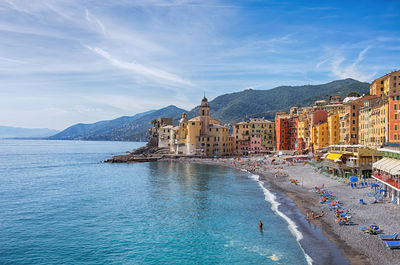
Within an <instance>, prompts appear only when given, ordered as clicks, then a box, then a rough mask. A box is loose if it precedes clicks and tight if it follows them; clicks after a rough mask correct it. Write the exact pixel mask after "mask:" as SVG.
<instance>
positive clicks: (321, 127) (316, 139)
mask: <svg viewBox="0 0 400 265" xmlns="http://www.w3.org/2000/svg"><path fill="white" fill-rule="evenodd" d="M312 140H313V147H314V149H315V150H319V149H321V148H324V147H326V146H328V145H329V129H328V122H320V123H318V124H315V125H314V126H313V131H312Z"/></svg>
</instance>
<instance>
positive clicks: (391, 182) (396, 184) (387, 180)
mask: <svg viewBox="0 0 400 265" xmlns="http://www.w3.org/2000/svg"><path fill="white" fill-rule="evenodd" d="M372 176H373V177H374V178H376V179H378V180H379V181H381V182H383V183H385V184H388V185H390V186H392V187H394V188H395V189H397V190H399V191H400V184H399V181H396V180H395V179H393V178H391V177H388V176H383V175H380V174H378V173H377V172H374V173H373V174H372Z"/></svg>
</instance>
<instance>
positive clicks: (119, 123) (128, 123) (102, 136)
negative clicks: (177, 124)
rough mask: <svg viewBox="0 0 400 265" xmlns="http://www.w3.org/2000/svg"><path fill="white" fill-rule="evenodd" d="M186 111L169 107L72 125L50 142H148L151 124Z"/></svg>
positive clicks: (54, 136)
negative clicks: (152, 121)
mask: <svg viewBox="0 0 400 265" xmlns="http://www.w3.org/2000/svg"><path fill="white" fill-rule="evenodd" d="M182 112H186V110H184V109H180V108H178V107H176V106H174V105H169V106H167V107H165V108H162V109H159V110H150V111H146V112H142V113H138V114H136V115H134V116H122V117H119V118H116V119H112V120H104V121H98V122H95V123H89V124H85V123H78V124H75V125H72V126H70V127H68V128H66V129H65V130H63V131H61V132H59V133H58V134H56V135H53V136H51V137H49V139H50V140H94V141H146V140H147V131H148V128H149V126H150V122H151V120H153V119H156V118H159V117H170V116H173V117H174V116H177V115H178V114H181V113H182Z"/></svg>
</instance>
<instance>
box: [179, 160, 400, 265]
mask: <svg viewBox="0 0 400 265" xmlns="http://www.w3.org/2000/svg"><path fill="white" fill-rule="evenodd" d="M183 161H185V159H183V160H182V162H183ZM185 162H188V161H185ZM190 162H196V163H207V164H215V165H224V166H229V167H232V168H236V169H245V170H247V171H248V172H251V173H254V174H258V175H260V177H261V178H262V179H264V180H266V181H268V183H269V185H270V186H271V187H273V188H274V189H276V190H278V191H280V192H283V193H285V194H286V195H287V196H288V197H289V198H291V199H292V200H293V202H294V203H295V204H296V205H297V207H298V209H299V210H300V211H301V212H302V213H303V215H304V218H305V216H306V214H307V213H310V212H311V211H314V212H315V213H316V214H319V213H321V211H324V213H325V216H324V217H320V218H317V219H312V220H310V221H311V222H312V223H313V224H315V225H317V226H319V227H321V228H322V230H323V233H324V235H325V236H326V237H328V238H329V239H330V240H331V241H332V242H334V243H335V244H336V246H337V248H339V249H340V250H341V251H342V253H343V255H344V256H345V257H346V258H347V259H348V260H349V261H350V263H351V264H379V265H381V264H382V265H383V264H385V265H386V264H387V265H389V264H400V250H391V249H389V248H388V247H386V244H385V242H384V241H382V240H381V239H380V238H379V236H378V235H370V234H366V233H364V232H362V231H361V230H360V227H361V226H369V225H371V224H373V223H376V224H377V225H379V227H380V229H381V230H382V232H383V234H385V235H391V234H393V233H394V232H400V231H399V221H398V220H399V219H400V209H399V206H398V205H396V204H393V203H391V202H390V200H389V199H384V200H383V201H384V202H383V203H375V204H374V203H372V201H373V197H371V196H369V195H368V194H369V193H371V192H373V191H374V190H373V189H371V188H370V187H364V188H361V187H359V188H355V189H353V188H351V186H350V185H349V184H347V183H343V182H340V181H338V180H336V179H332V178H330V177H328V176H325V175H323V174H321V173H319V172H317V171H316V170H315V169H313V168H312V167H310V166H309V165H304V164H303V163H294V164H291V163H288V162H284V161H283V160H279V159H277V160H275V161H274V163H273V164H271V162H272V158H263V157H251V158H241V159H240V161H238V160H236V159H233V158H228V159H190ZM294 180H295V181H294ZM293 182H297V183H293ZM367 182H368V183H369V184H370V183H375V181H374V180H373V179H367ZM316 186H317V187H322V186H324V187H325V188H326V189H327V190H329V191H330V192H331V193H332V194H333V195H335V196H336V198H337V199H338V200H340V202H341V203H342V205H343V208H345V209H348V210H349V215H351V221H352V222H353V225H339V224H337V223H336V221H335V220H336V217H335V213H334V211H330V209H329V206H328V205H327V204H321V203H319V201H320V196H319V194H318V193H316V192H315V189H314V187H316ZM360 199H363V200H364V201H365V202H366V204H364V205H363V204H361V203H360Z"/></svg>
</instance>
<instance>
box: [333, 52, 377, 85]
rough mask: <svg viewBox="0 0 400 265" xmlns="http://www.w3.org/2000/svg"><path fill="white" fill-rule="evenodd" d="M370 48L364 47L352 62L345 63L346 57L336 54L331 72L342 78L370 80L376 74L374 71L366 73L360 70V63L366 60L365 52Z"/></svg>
mask: <svg viewBox="0 0 400 265" xmlns="http://www.w3.org/2000/svg"><path fill="white" fill-rule="evenodd" d="M369 49H370V47H366V48H364V49H363V50H362V51H361V52H360V53H359V54H358V56H357V58H356V59H355V60H354V61H353V62H352V63H351V64H347V65H346V64H345V62H346V59H345V58H344V57H343V56H342V55H340V54H336V55H335V56H334V58H333V59H331V65H330V71H331V73H332V74H333V75H334V76H335V77H338V78H340V79H345V78H354V79H357V80H360V81H370V80H371V79H372V78H373V77H374V76H375V75H376V72H374V73H365V72H363V71H361V70H360V63H361V62H362V61H363V60H364V57H365V54H366V53H367V51H368V50H369Z"/></svg>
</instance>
